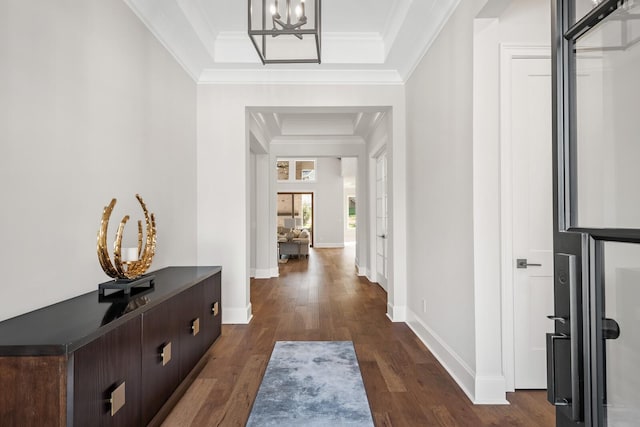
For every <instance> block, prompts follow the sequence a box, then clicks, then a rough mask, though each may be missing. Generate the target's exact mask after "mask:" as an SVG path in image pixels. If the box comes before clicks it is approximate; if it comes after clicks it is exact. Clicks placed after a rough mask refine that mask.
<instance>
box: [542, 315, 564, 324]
mask: <svg viewBox="0 0 640 427" xmlns="http://www.w3.org/2000/svg"><path fill="white" fill-rule="evenodd" d="M547 319H549V320H557V321H558V322H560V323H562V324H563V325H564V324H565V323H567V320H569V319H567V318H566V317H560V316H554V315H550V316H547Z"/></svg>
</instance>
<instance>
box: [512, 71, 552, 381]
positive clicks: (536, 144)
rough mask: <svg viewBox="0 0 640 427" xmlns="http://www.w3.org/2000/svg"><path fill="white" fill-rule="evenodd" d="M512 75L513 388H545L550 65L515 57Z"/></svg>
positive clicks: (549, 233)
mask: <svg viewBox="0 0 640 427" xmlns="http://www.w3.org/2000/svg"><path fill="white" fill-rule="evenodd" d="M511 71H512V76H511V77H512V80H511V82H512V86H511V90H512V95H511V106H512V111H511V114H512V122H511V141H512V142H511V144H512V171H513V187H512V188H513V193H512V197H513V198H512V200H513V253H514V258H515V259H514V260H513V278H514V290H513V292H514V293H513V295H514V322H515V324H514V344H515V349H514V350H515V360H514V364H515V370H514V374H515V376H514V385H515V388H517V389H544V388H546V387H547V374H546V348H545V346H546V342H545V336H546V335H545V334H546V333H547V332H553V322H552V321H551V320H548V319H547V318H546V316H547V315H550V314H552V313H553V216H552V215H553V205H552V202H553V191H552V190H553V188H552V151H551V150H552V148H551V143H552V133H551V61H550V60H549V59H513V61H512V70H511ZM518 260H520V264H521V265H520V268H518V265H517V264H518ZM522 260H526V261H522ZM525 263H526V264H529V265H526V266H523V265H522V264H525Z"/></svg>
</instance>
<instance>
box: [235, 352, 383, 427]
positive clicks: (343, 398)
mask: <svg viewBox="0 0 640 427" xmlns="http://www.w3.org/2000/svg"><path fill="white" fill-rule="evenodd" d="M247 426H249V427H255V426H333V427H336V426H367V427H370V426H373V419H372V417H371V409H370V408H369V402H368V401H367V394H366V392H365V390H364V383H363V382H362V375H361V374H360V367H359V366H358V359H357V358H356V352H355V350H354V348H353V343H352V342H351V341H277V342H276V345H275V347H274V349H273V353H272V354H271V359H270V360H269V364H268V365H267V370H266V372H265V374H264V378H263V379H262V384H260V389H259V390H258V395H257V396H256V400H255V402H254V403H253V408H252V409H251V415H250V416H249V421H248V422H247Z"/></svg>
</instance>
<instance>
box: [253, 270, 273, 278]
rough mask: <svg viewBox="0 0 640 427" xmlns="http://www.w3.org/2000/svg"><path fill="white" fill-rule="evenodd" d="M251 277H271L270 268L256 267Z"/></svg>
mask: <svg viewBox="0 0 640 427" xmlns="http://www.w3.org/2000/svg"><path fill="white" fill-rule="evenodd" d="M253 277H254V278H256V279H271V269H270V268H257V269H255V271H254V272H253Z"/></svg>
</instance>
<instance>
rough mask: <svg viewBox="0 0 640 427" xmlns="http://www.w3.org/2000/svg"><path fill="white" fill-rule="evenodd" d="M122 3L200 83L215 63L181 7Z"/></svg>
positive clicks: (167, 0) (137, 0)
mask: <svg viewBox="0 0 640 427" xmlns="http://www.w3.org/2000/svg"><path fill="white" fill-rule="evenodd" d="M123 1H124V3H125V4H126V5H127V6H129V8H130V9H131V11H132V12H133V13H134V14H135V15H136V16H137V17H138V19H140V21H141V22H142V23H143V24H144V26H145V27H147V29H148V30H149V32H151V34H152V35H153V36H154V37H155V38H156V39H157V40H158V41H159V42H160V44H161V45H162V46H164V48H165V49H166V50H167V52H169V54H170V55H171V56H173V58H174V59H175V60H176V62H177V63H178V64H179V65H180V66H181V67H182V68H183V69H184V70H185V71H186V73H187V74H188V75H189V77H191V78H192V79H193V80H194V81H195V82H196V83H197V82H198V80H199V78H200V73H201V72H202V70H203V69H205V68H206V67H208V66H209V65H210V64H211V62H212V60H211V57H210V55H209V53H208V52H207V50H206V49H205V47H204V45H203V44H202V42H201V40H200V38H199V37H198V35H197V34H196V33H195V31H194V29H193V27H192V25H191V24H190V22H188V20H187V18H186V17H185V15H184V14H183V11H182V9H181V8H180V6H179V5H178V4H177V3H176V2H175V1H172V0H156V1H149V0H123ZM168 17H171V18H168Z"/></svg>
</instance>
